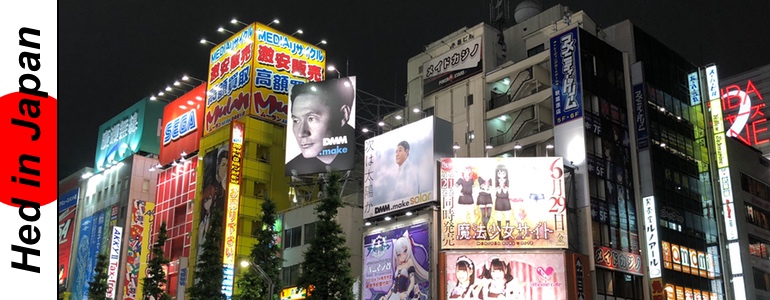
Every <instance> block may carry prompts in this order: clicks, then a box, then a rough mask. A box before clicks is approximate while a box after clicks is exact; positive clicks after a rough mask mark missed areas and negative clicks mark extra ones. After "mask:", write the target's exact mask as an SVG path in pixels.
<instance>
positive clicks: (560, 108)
mask: <svg viewBox="0 0 770 300" xmlns="http://www.w3.org/2000/svg"><path fill="white" fill-rule="evenodd" d="M551 80H552V83H553V84H552V86H551V87H552V89H553V117H554V123H553V125H559V124H561V123H565V122H568V121H571V120H574V119H577V118H580V117H582V116H583V86H582V84H581V80H580V43H579V42H578V27H575V28H572V29H570V30H568V31H565V32H564V33H562V34H560V35H557V36H555V37H552V38H551Z"/></svg>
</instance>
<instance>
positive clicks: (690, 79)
mask: <svg viewBox="0 0 770 300" xmlns="http://www.w3.org/2000/svg"><path fill="white" fill-rule="evenodd" d="M687 85H688V86H689V89H690V106H695V105H698V104H700V79H698V72H697V71H696V72H692V73H690V74H688V75H687Z"/></svg>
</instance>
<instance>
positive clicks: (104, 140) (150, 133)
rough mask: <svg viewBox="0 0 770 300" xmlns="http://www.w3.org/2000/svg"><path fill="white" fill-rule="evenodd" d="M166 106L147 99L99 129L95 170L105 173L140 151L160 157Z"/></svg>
mask: <svg viewBox="0 0 770 300" xmlns="http://www.w3.org/2000/svg"><path fill="white" fill-rule="evenodd" d="M163 106H165V104H164V103H163V102H160V101H150V100H148V99H147V98H145V99H142V100H140V101H139V102H137V103H135V104H134V105H132V106H131V107H129V108H128V109H126V110H124V111H123V112H121V113H120V114H118V115H117V116H115V117H113V118H112V119H110V120H109V121H107V122H106V123H104V124H102V125H101V126H99V135H98V139H97V141H96V161H95V164H94V170H96V171H97V172H101V171H104V170H106V169H108V168H109V167H111V166H114V165H116V164H117V163H118V162H120V161H122V160H123V159H125V158H126V157H129V156H131V155H132V154H134V153H137V152H140V151H141V152H147V153H155V154H158V153H159V152H160V151H159V150H160V132H159V131H158V126H159V124H160V119H161V118H162V117H163Z"/></svg>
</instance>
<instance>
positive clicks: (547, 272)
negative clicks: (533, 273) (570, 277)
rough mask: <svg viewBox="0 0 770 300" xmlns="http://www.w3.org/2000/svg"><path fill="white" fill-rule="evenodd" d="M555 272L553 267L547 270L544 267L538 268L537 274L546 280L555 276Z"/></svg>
mask: <svg viewBox="0 0 770 300" xmlns="http://www.w3.org/2000/svg"><path fill="white" fill-rule="evenodd" d="M553 271H554V270H553V267H548V268H547V269H543V267H537V274H538V275H540V277H543V278H544V279H548V278H549V277H551V275H553Z"/></svg>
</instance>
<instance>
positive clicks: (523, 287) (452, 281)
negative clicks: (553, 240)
mask: <svg viewBox="0 0 770 300" xmlns="http://www.w3.org/2000/svg"><path fill="white" fill-rule="evenodd" d="M566 269H567V268H566V266H565V256H564V253H547V252H540V253H532V252H517V253H513V252H499V253H478V252H469V253H460V252H451V253H447V255H446V273H445V274H446V277H445V278H444V280H443V281H442V283H443V284H446V289H445V291H446V298H447V299H450V298H462V299H492V298H503V299H549V300H566V299H567V286H568V282H567V270H566ZM496 274H499V275H496ZM588 285H590V283H589V284H588ZM584 299H585V298H584Z"/></svg>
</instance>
